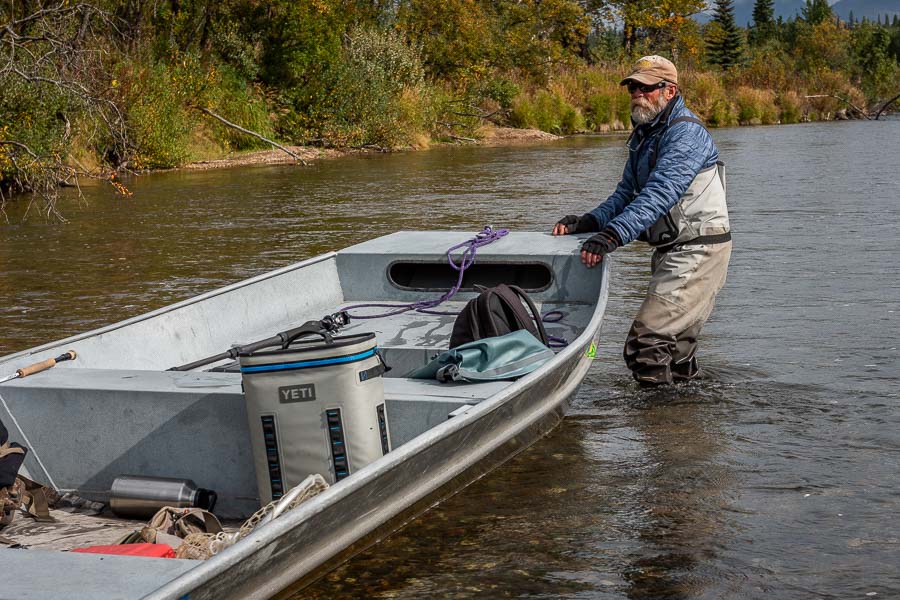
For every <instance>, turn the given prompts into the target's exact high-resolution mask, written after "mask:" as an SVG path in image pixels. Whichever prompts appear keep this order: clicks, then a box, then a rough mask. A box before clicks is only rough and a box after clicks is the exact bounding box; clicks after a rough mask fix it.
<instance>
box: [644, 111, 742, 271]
mask: <svg viewBox="0 0 900 600" xmlns="http://www.w3.org/2000/svg"><path fill="white" fill-rule="evenodd" d="M683 121H686V122H688V123H697V124H698V125H700V126H701V127H703V128H704V129H706V125H704V124H703V121H701V120H700V119H695V118H694V117H676V118H674V119H672V122H671V123H669V124H668V125H667V126H666V129H668V128H669V127H671V126H672V125H674V124H675V123H680V122H683ZM664 133H665V132H662V133H660V134H659V136H657V138H656V151H655V152H654V153H653V154H652V155H651V156H650V171H653V169H655V168H656V157H657V156H658V155H659V142H660V140H661V139H662V136H663V135H664ZM730 241H731V232H730V231H727V232H725V233H717V234H715V235H701V236H698V237H695V238H694V239H692V240H688V241H686V242H678V243H677V244H669V245H668V246H657V247H656V251H657V252H659V253H660V254H665V253H666V252H668V251H669V250H680V249H681V247H682V246H694V245H696V246H702V245H705V244H724V243H725V242H730Z"/></svg>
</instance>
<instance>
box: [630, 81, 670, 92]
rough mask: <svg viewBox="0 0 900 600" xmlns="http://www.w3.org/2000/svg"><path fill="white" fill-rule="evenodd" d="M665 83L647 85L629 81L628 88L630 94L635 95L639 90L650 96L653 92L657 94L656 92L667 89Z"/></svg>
mask: <svg viewBox="0 0 900 600" xmlns="http://www.w3.org/2000/svg"><path fill="white" fill-rule="evenodd" d="M666 85H667V84H666V82H665V81H660V82H659V83H654V84H651V85H645V84H643V83H638V82H637V81H629V82H628V83H627V84H626V86H627V87H628V93H629V94H633V93H634V92H635V91H637V90H641V92H643V93H644V94H649V93H651V92H655V91H656V90H661V89H662V88H664V87H666Z"/></svg>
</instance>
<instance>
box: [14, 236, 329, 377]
mask: <svg viewBox="0 0 900 600" xmlns="http://www.w3.org/2000/svg"><path fill="white" fill-rule="evenodd" d="M336 256H337V252H335V251H329V252H326V253H324V254H320V255H318V256H313V257H311V258H307V259H305V260H302V261H300V262H296V263H293V264H290V265H286V266H284V267H280V268H278V269H275V270H272V271H266V272H265V273H260V274H259V275H254V276H253V277H249V278H247V279H242V280H240V281H236V282H234V283H230V284H228V285H226V286H223V287H220V288H216V289H213V290H210V291H208V292H203V293H202V294H199V295H197V296H191V297H190V298H186V299H184V300H180V301H178V302H175V303H174V304H167V305H166V306H162V307H160V308H157V309H154V310H151V311H150V312H146V313H142V314H140V315H136V316H134V317H130V318H128V319H125V320H123V321H118V322H117V323H111V324H109V325H103V326H102V327H98V328H97V329H92V330H90V331H86V332H84V333H78V334H75V335H73V336H70V337H67V338H63V339H61V340H56V341H53V342H48V343H46V344H42V345H40V346H35V347H33V348H28V349H26V350H20V351H19V352H15V353H13V354H7V355H6V356H2V357H0V365H2V364H5V363H8V362H12V361H15V360H17V359H20V358H24V357H27V356H31V355H34V354H38V353H40V352H45V351H47V350H52V349H53V348H58V347H60V346H68V345H70V344H72V343H73V342H79V341H82V340H86V339H89V338H91V337H96V336H98V335H103V334H105V333H109V332H111V331H116V330H118V329H122V328H124V327H128V326H130V325H134V324H135V323H140V322H142V321H147V320H150V319H152V318H155V317H159V316H161V315H165V314H167V313H170V312H173V311H175V310H178V309H181V308H184V307H186V306H191V305H192V304H197V303H199V302H203V301H205V300H209V299H210V298H215V297H216V296H220V295H222V294H227V293H229V292H233V291H234V290H238V289H241V288H245V287H249V286H251V285H255V284H257V283H259V282H261V281H265V280H267V279H272V278H273V277H279V276H281V275H284V274H285V273H290V272H292V271H296V270H297V269H302V268H304V267H308V266H311V265H314V264H317V263H320V262H324V261H327V260H329V259H334V258H335V257H336ZM70 368H76V369H77V368H78V366H77V365H74V366H72V367H70Z"/></svg>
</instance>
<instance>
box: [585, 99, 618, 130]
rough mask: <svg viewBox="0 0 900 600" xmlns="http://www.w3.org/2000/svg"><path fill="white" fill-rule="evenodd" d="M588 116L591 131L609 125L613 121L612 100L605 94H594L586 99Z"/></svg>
mask: <svg viewBox="0 0 900 600" xmlns="http://www.w3.org/2000/svg"><path fill="white" fill-rule="evenodd" d="M588 115H589V117H590V123H591V129H594V130H595V131H596V130H597V129H599V126H600V125H611V124H612V121H613V99H612V98H611V97H609V96H607V95H606V94H594V95H593V96H591V97H590V98H588Z"/></svg>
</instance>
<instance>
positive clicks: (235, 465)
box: [0, 231, 609, 599]
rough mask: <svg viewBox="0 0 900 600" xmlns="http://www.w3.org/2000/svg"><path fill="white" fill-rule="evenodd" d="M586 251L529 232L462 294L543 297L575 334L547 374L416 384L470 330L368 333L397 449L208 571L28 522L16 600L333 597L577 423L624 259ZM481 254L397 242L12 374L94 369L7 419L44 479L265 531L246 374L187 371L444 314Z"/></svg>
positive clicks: (31, 396) (40, 354) (556, 327)
mask: <svg viewBox="0 0 900 600" xmlns="http://www.w3.org/2000/svg"><path fill="white" fill-rule="evenodd" d="M583 237H584V236H564V237H552V236H550V235H546V234H540V233H528V232H522V233H517V232H512V233H510V234H509V235H507V236H506V237H503V238H502V239H500V240H498V241H496V242H494V243H492V244H490V245H487V246H485V247H483V248H480V249H479V250H478V255H477V260H476V261H475V263H474V264H473V265H472V266H470V267H469V268H468V269H467V270H466V273H465V279H464V281H463V284H462V288H461V291H460V292H459V293H458V294H457V295H456V296H455V297H453V298H452V299H451V300H450V301H448V302H445V303H444V304H442V305H441V306H440V310H441V311H446V312H451V313H452V312H458V311H459V310H460V309H461V308H462V307H463V305H464V304H465V302H466V301H467V300H469V299H471V298H472V297H474V295H475V290H474V287H473V286H474V285H475V284H480V285H485V286H490V285H495V284H497V283H501V282H502V283H512V284H516V285H518V286H520V287H522V288H524V289H525V290H526V291H528V293H529V295H530V296H531V297H532V298H533V299H534V300H535V302H536V303H537V305H538V307H539V308H540V309H541V311H542V312H543V313H547V312H548V311H551V310H552V311H560V312H561V313H562V315H563V318H562V320H560V321H559V322H556V323H548V324H547V330H548V333H550V334H551V335H554V336H557V337H561V338H564V339H565V340H567V341H568V345H567V346H565V347H563V348H561V349H557V351H556V355H555V357H554V358H553V359H552V360H550V361H549V362H547V363H545V364H544V365H543V366H542V367H540V368H539V369H538V370H536V371H534V372H533V373H531V374H529V375H527V376H525V377H523V378H521V379H519V380H517V381H502V382H486V383H477V384H470V383H448V384H442V383H439V382H437V381H427V380H415V379H409V378H406V377H405V376H404V375H406V374H408V373H409V372H410V371H412V370H413V369H415V368H417V367H420V366H421V365H423V364H425V363H426V362H428V360H429V359H430V358H431V357H433V356H434V355H435V354H437V353H438V352H440V351H442V350H444V349H446V347H447V345H448V340H449V336H450V330H451V327H452V324H453V321H454V317H453V316H452V315H439V314H423V313H419V312H406V313H403V314H399V315H394V316H390V317H384V318H378V319H369V320H363V319H353V320H351V322H350V323H349V325H347V326H346V327H345V328H344V330H343V331H342V332H341V334H342V335H345V334H348V335H350V334H358V333H364V332H373V333H375V334H376V336H377V343H378V346H379V348H380V349H381V351H382V352H383V354H384V357H385V359H386V362H387V363H388V364H389V365H390V366H392V367H393V368H392V370H391V371H390V372H389V373H387V374H386V376H385V378H384V380H383V382H384V403H385V406H386V410H387V415H388V420H389V424H390V442H391V451H390V452H388V453H387V454H385V455H384V456H382V457H380V458H378V459H377V460H375V461H374V462H372V463H370V464H369V465H368V466H365V467H364V468H362V469H360V470H358V471H356V472H354V473H352V474H351V475H350V476H349V477H346V478H345V479H342V480H341V481H339V482H338V483H337V484H335V485H333V486H331V487H330V488H329V489H327V490H326V491H324V492H323V493H321V494H320V495H318V496H316V497H314V498H312V499H310V500H308V501H306V502H304V503H303V504H301V505H300V506H298V507H297V508H295V509H293V510H290V511H287V512H286V513H284V514H283V515H281V516H280V517H279V518H277V519H275V520H273V521H271V522H269V523H267V524H265V525H264V526H261V527H259V528H257V529H256V530H254V531H253V532H252V533H251V534H250V535H249V536H248V537H246V538H244V539H242V540H241V541H239V542H238V543H237V544H235V545H234V546H232V547H230V548H227V549H225V550H224V551H222V552H221V553H219V554H217V555H215V556H213V557H212V558H210V559H209V560H206V561H188V560H175V559H151V558H141V557H119V556H101V555H97V554H81V553H77V554H76V553H69V552H60V551H59V550H66V549H70V548H72V547H73V544H74V545H82V546H83V545H88V544H89V543H91V542H92V543H94V544H108V543H111V541H110V540H109V535H110V534H109V533H108V532H107V530H109V529H111V528H109V527H103V526H96V525H95V526H93V527H91V526H85V525H84V521H85V520H90V519H92V518H96V517H82V523H81V525H80V527H81V529H80V530H79V531H77V532H72V531H68V530H67V529H66V527H68V526H67V525H65V524H62V523H57V524H41V529H40V535H38V536H36V537H35V538H34V539H26V538H24V537H22V535H24V534H23V533H22V532H23V531H24V530H23V529H18V530H17V529H16V527H24V525H22V524H23V523H27V521H28V520H27V519H26V518H23V517H19V518H18V519H17V520H16V522H14V524H13V525H12V526H11V527H10V528H7V529H5V530H3V532H2V534H3V535H5V536H7V537H12V538H14V539H15V541H17V542H19V543H21V544H23V545H25V546H28V547H29V549H24V550H23V549H0V568H2V569H3V571H4V572H7V573H16V577H15V578H9V579H8V580H7V581H6V582H5V583H4V591H5V592H6V593H8V594H11V595H12V596H15V597H17V598H48V597H57V596H60V595H62V594H64V595H65V596H66V597H67V598H70V599H75V598H91V599H98V598H113V597H116V598H120V597H128V598H139V597H146V598H173V599H180V598H191V599H199V598H210V599H221V598H266V597H271V596H273V595H275V594H278V593H279V592H281V591H283V590H286V589H287V590H289V591H290V590H295V589H299V588H301V587H302V586H304V585H306V584H308V583H310V582H312V581H314V580H315V579H316V578H318V577H319V576H321V575H323V574H324V573H325V572H327V571H328V570H329V569H331V568H333V567H334V566H336V565H337V564H339V563H340V562H341V561H343V560H346V559H347V558H349V557H350V556H352V555H353V554H354V553H356V552H359V551H361V550H362V549H364V548H365V547H366V546H368V545H370V544H372V543H374V542H375V541H377V540H378V539H380V538H382V537H384V536H385V535H387V534H388V533H390V532H391V531H393V530H394V529H396V528H397V527H399V526H401V525H402V524H403V523H405V522H407V521H408V520H410V519H411V518H413V517H414V516H416V515H418V514H420V513H421V512H423V511H425V510H427V508H429V507H430V506H433V505H434V504H435V503H437V502H439V501H440V500H441V499H443V498H445V497H447V496H449V495H451V494H453V493H455V492H457V491H459V490H460V489H462V488H463V487H465V486H466V485H468V484H469V483H471V482H472V481H474V480H475V479H477V478H479V477H480V476H482V475H484V474H485V473H487V472H489V471H490V470H492V469H494V468H496V467H497V466H498V465H500V464H501V463H502V462H503V461H505V460H507V459H508V458H510V457H511V456H513V455H514V454H516V453H518V452H519V451H521V450H523V449H524V448H526V447H527V446H528V445H530V444H531V443H533V442H534V441H535V440H537V439H538V438H540V437H541V436H543V435H545V434H546V433H547V432H548V431H550V430H551V429H552V428H553V427H554V426H555V425H556V424H557V423H558V422H559V420H560V419H561V418H562V417H563V415H564V414H565V411H566V408H567V406H568V400H569V398H570V397H572V395H573V394H574V393H575V390H576V388H577V387H578V385H579V383H580V382H581V380H582V379H583V377H584V375H585V373H586V372H587V369H588V367H589V365H590V363H591V360H592V358H593V355H594V350H593V349H594V347H595V343H596V340H597V337H598V335H599V330H600V324H601V320H602V317H603V313H604V310H605V307H606V299H607V282H608V275H609V267H608V261H606V262H604V263H603V265H602V268H596V269H593V270H590V271H588V270H587V269H585V267H584V266H583V265H581V263H580V260H579V256H578V249H579V246H580V244H581V242H582V238H583ZM468 238H471V235H470V234H467V233H466V232H458V231H454V232H450V231H434V232H399V233H395V234H392V235H388V236H385V237H381V238H378V239H374V240H371V241H368V242H365V243H362V244H359V245H356V246H353V247H351V248H348V249H346V250H343V251H340V252H337V253H333V252H332V253H328V254H324V255H322V256H318V257H316V258H312V259H309V260H306V261H303V262H300V263H297V264H295V265H291V266H289V267H285V268H282V269H279V270H276V271H273V272H270V273H266V274H264V275H260V276H258V277H254V278H252V279H248V280H246V281H243V282H240V283H236V284H234V285H230V286H228V287H225V288H222V289H219V290H216V291H213V292H209V293H207V294H203V295H201V296H198V297H196V298H193V299H190V300H186V301H184V302H180V303H178V304H175V305H172V306H169V307H166V308H163V309H160V310H157V311H153V312H151V313H148V314H146V315H142V316H139V317H136V318H133V319H129V320H127V321H123V322H121V323H117V324H114V325H110V326H108V327H103V328H100V329H97V330H95V331H91V332H88V333H85V334H82V335H77V336H73V337H70V338H68V339H65V340H61V341H59V342H53V343H50V344H46V345H43V346H40V347H37V348H33V349H31V350H27V351H24V352H19V353H17V354H13V355H10V356H6V357H3V358H2V359H0V374H4V373H12V372H15V371H16V369H18V368H21V367H24V366H26V365H29V364H32V363H34V362H36V361H41V360H45V359H47V358H52V357H55V356H58V355H60V353H61V352H64V351H68V350H74V351H75V352H76V353H77V357H78V358H77V360H72V361H67V362H64V363H61V364H59V365H57V366H56V367H54V368H53V369H50V370H47V371H44V372H42V373H39V374H35V375H33V376H31V377H25V378H18V379H14V380H12V381H9V382H6V383H4V384H2V385H0V398H2V400H3V401H2V402H0V419H2V420H3V422H4V423H6V425H7V427H8V429H9V430H10V438H11V440H12V441H16V442H20V443H22V444H23V445H25V446H27V447H28V448H30V449H31V452H30V453H29V454H28V456H27V458H26V462H25V468H26V469H27V475H28V476H30V477H31V478H32V479H35V480H37V481H39V482H41V483H43V484H47V485H50V486H53V487H54V488H56V489H57V490H60V491H72V492H74V493H76V494H78V495H80V496H82V497H85V498H90V499H94V500H100V501H105V500H107V499H108V497H109V492H108V490H109V489H110V486H111V484H112V482H113V481H114V479H115V478H116V477H118V476H120V475H125V474H127V475H137V476H158V477H183V478H190V479H192V480H193V481H195V482H196V483H197V484H198V485H200V486H202V487H204V488H208V489H212V490H215V491H216V493H217V494H218V498H219V501H218V504H217V507H216V513H217V515H219V516H220V517H223V518H226V519H227V518H232V519H243V518H246V517H247V516H248V515H250V514H252V513H253V512H254V511H255V510H256V509H257V508H259V506H260V501H259V492H258V488H257V481H256V473H255V469H254V462H253V455H252V450H251V441H250V440H251V435H250V431H249V426H248V420H247V409H246V405H245V400H244V396H243V394H242V390H241V375H240V373H236V372H229V368H228V365H227V364H226V363H227V361H221V362H220V363H217V364H212V365H208V366H204V367H202V368H200V369H198V370H194V371H184V372H179V371H169V370H168V369H170V368H171V367H174V366H176V365H183V364H186V363H190V362H192V361H196V360H198V359H201V358H204V357H206V356H211V355H215V354H217V353H220V352H222V351H223V350H225V349H227V348H229V347H231V346H233V345H235V344H243V343H247V342H252V341H254V340H260V339H264V338H266V337H269V336H271V335H272V334H273V333H274V332H277V331H283V330H285V329H288V328H291V327H295V326H297V325H298V324H301V323H303V322H305V321H308V320H310V319H320V318H321V317H322V316H323V315H327V314H332V313H335V312H336V311H339V310H342V309H344V308H346V307H349V306H353V305H357V304H360V303H384V302H389V303H391V302H397V303H409V302H415V301H419V300H422V299H423V298H424V299H434V298H439V297H440V296H441V294H442V293H444V292H445V291H446V290H447V289H448V288H450V287H451V286H452V285H453V284H454V283H455V282H456V280H457V272H456V271H454V270H453V269H451V268H450V266H449V265H448V260H447V256H446V252H447V249H448V248H450V247H452V246H454V245H456V244H459V243H460V242H462V241H464V240H466V239H468ZM351 312H357V313H359V312H375V310H374V309H370V310H361V309H357V310H356V311H351ZM211 369H213V370H211ZM223 369H224V370H223ZM451 413H452V415H453V416H452V418H449V417H450V416H451ZM130 526H131V527H132V528H133V524H131V525H130ZM26 529H27V528H26ZM104 532H106V533H105V535H106V536H107V538H105V539H104V538H103V536H102V535H101V534H103V533H104ZM20 534H21V535H20ZM76 534H77V535H76ZM91 536H93V537H91ZM54 550H55V551H54Z"/></svg>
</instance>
